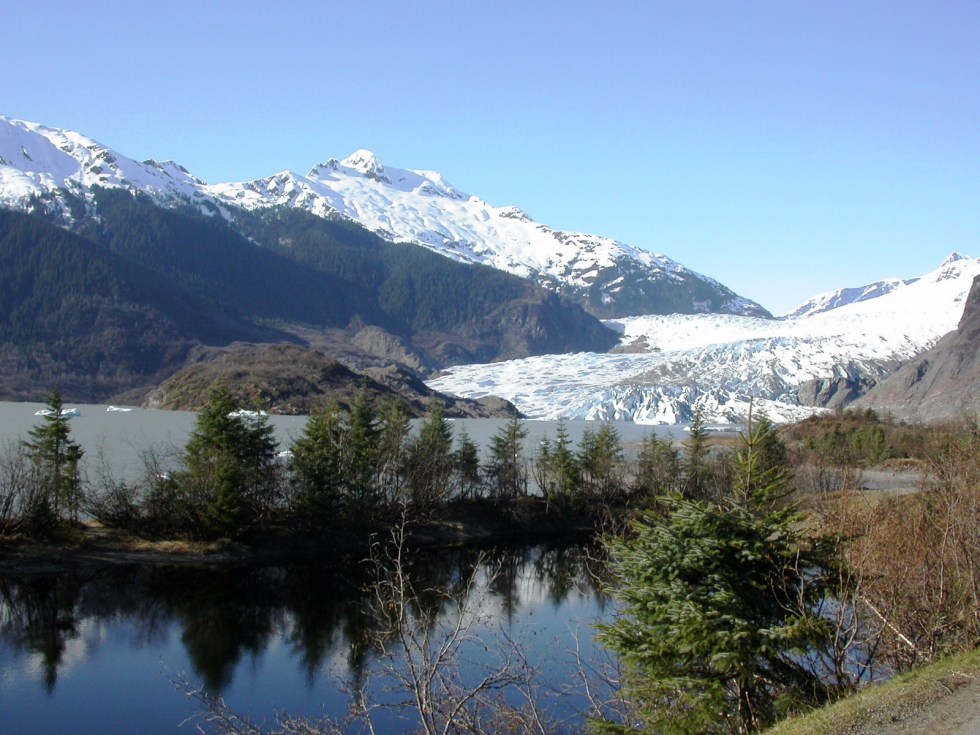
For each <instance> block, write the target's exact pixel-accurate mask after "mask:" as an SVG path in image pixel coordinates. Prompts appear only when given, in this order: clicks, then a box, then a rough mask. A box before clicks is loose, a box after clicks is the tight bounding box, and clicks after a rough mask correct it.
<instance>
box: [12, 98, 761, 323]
mask: <svg viewBox="0 0 980 735" xmlns="http://www.w3.org/2000/svg"><path fill="white" fill-rule="evenodd" d="M96 186H98V187H103V188H114V187H118V188H124V189H128V190H131V191H140V192H142V193H145V194H148V195H150V196H151V197H153V198H154V200H155V201H157V202H158V203H162V204H165V205H166V204H172V203H174V202H189V203H191V204H192V205H194V206H197V207H200V208H201V209H202V211H207V212H211V213H220V214H222V215H224V216H229V215H230V211H231V210H234V209H236V208H244V209H253V210H254V209H260V208H269V207H273V206H283V207H289V208H299V209H304V210H306V211H309V212H311V213H313V214H315V215H317V216H319V217H324V218H328V219H331V218H347V219H350V220H352V221H355V222H358V223H359V224H361V225H362V226H364V227H366V228H367V229H368V230H370V231H372V232H375V233H376V234H378V235H380V236H381V237H382V238H384V239H386V240H388V241H390V242H413V243H416V244H418V245H421V246H423V247H425V248H428V249H430V250H433V251H434V252H437V253H439V254H440V255H443V256H445V257H448V258H451V259H454V260H457V261H461V262H467V263H478V264H482V265H489V266H491V267H494V268H497V269H499V270H503V271H505V272H508V273H512V274H514V275H517V276H520V277H522V278H526V279H529V280H531V281H532V282H534V283H536V284H537V285H539V286H542V287H544V288H547V289H549V290H551V291H554V292H555V293H558V294H559V295H561V296H565V297H568V298H571V299H572V300H575V301H577V302H578V303H580V304H581V305H582V306H584V307H585V308H586V309H587V310H588V311H590V313H593V314H594V315H596V316H600V317H607V318H608V317H619V316H627V315H637V314H646V313H671V312H680V313H710V312H723V313H738V314H747V315H756V316H763V317H768V316H770V314H769V312H768V311H766V310H765V309H764V308H763V307H761V306H759V305H758V304H756V303H755V302H752V301H750V300H748V299H746V298H744V297H741V296H738V295H737V294H735V293H734V292H733V291H731V290H730V289H728V288H727V287H725V286H724V285H723V284H721V283H720V282H719V281H717V280H715V279H713V278H710V277H707V276H702V275H701V274H698V273H695V272H694V271H692V270H690V269H688V268H686V267H684V266H683V265H681V264H680V263H678V262H677V261H675V260H672V259H671V258H668V257H667V256H664V255H659V254H655V253H650V252H647V251H645V250H641V249H639V248H636V247H633V246H630V245H627V244H625V243H621V242H618V241H616V240H613V239H611V238H605V237H601V236H599V235H590V234H586V233H575V232H564V231H561V230H555V229H552V228H550V227H548V226H546V225H544V224H540V223H537V222H535V221H534V220H532V219H531V218H530V217H529V216H528V215H527V214H525V213H524V212H522V211H521V210H520V209H518V208H516V207H513V206H505V207H496V206H493V205H490V204H487V203H486V202H484V201H482V200H481V199H479V198H478V197H475V196H469V195H467V194H465V193H463V192H461V191H459V190H458V189H456V188H455V187H453V186H452V185H451V184H449V183H448V182H447V181H446V180H445V178H444V177H442V175H441V174H438V173H436V172H432V171H426V170H422V169H417V170H416V169H399V168H393V167H386V166H384V165H383V164H382V163H381V162H380V160H379V159H378V158H377V156H376V155H375V154H374V153H372V152H371V151H368V150H366V149H360V150H358V151H355V152H354V153H352V154H351V155H349V156H347V157H346V158H344V159H341V160H337V159H328V160H327V161H326V162H324V163H322V164H319V165H315V166H313V167H312V168H311V169H310V171H309V172H308V173H307V174H306V175H305V176H304V175H301V174H297V173H294V172H291V171H281V172H279V173H276V174H273V175H271V176H268V177H264V178H260V179H255V180H252V181H247V182H238V183H224V184H206V183H204V182H202V181H201V180H199V179H197V178H196V177H194V176H193V175H192V174H191V173H190V172H189V171H187V170H186V169H185V168H183V167H182V166H180V165H179V164H176V163H174V162H172V161H165V162H162V163H161V162H158V161H156V160H152V159H151V160H148V161H144V162H139V161H136V160H134V159H131V158H128V157H126V156H124V155H122V154H120V153H117V152H115V151H113V150H112V149H110V148H109V147H108V146H105V145H103V144H101V143H98V142H97V141H95V140H94V139H92V138H88V137H87V136H84V135H82V134H80V133H75V132H73V131H65V130H60V129H57V128H50V127H47V126H44V125H40V124H38V123H29V122H25V121H20V120H14V119H11V118H8V117H4V116H0V204H3V205H4V206H6V207H9V208H20V209H30V208H31V207H38V206H43V207H45V208H47V209H48V210H49V211H51V210H56V209H59V208H60V209H61V211H62V212H63V213H64V215H65V217H66V219H68V220H69V221H70V220H71V219H72V217H73V215H72V210H71V207H70V206H69V205H68V203H66V202H65V201H64V199H65V196H64V192H68V193H70V194H72V195H74V196H78V197H82V198H83V199H84V198H86V197H87V192H88V191H90V190H91V189H92V187H96ZM39 200H43V202H39Z"/></svg>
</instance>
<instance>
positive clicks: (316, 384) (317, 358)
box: [144, 343, 517, 418]
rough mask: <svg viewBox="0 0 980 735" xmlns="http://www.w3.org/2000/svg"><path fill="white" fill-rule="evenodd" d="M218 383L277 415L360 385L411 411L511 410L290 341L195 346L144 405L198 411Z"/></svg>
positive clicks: (341, 396) (342, 396)
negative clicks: (191, 358) (357, 366)
mask: <svg viewBox="0 0 980 735" xmlns="http://www.w3.org/2000/svg"><path fill="white" fill-rule="evenodd" d="M219 382H224V383H225V384H227V385H228V387H229V389H230V390H231V392H232V394H234V395H235V396H237V397H238V398H239V400H240V401H241V403H242V406H243V407H244V408H249V409H263V410H267V411H270V412H272V413H279V414H308V413H310V412H311V411H312V410H314V409H315V408H317V407H318V406H322V405H323V404H325V403H327V402H328V401H335V402H336V403H337V404H338V405H339V406H341V407H342V408H347V407H349V406H350V404H351V402H352V400H353V398H354V395H355V394H356V393H357V392H358V390H360V388H361V386H362V385H363V386H366V387H367V389H368V390H369V391H370V392H371V393H372V394H373V396H374V397H375V398H376V399H380V400H385V399H387V398H395V397H398V398H401V400H402V401H403V402H404V405H405V407H406V410H407V413H408V414H409V416H413V417H417V416H422V415H424V414H425V412H426V410H427V409H428V407H429V403H430V401H432V400H437V401H439V402H440V403H441V404H442V406H443V412H444V414H445V415H446V416H447V417H456V418H495V417H502V418H506V417H509V416H513V415H515V414H517V410H516V409H515V408H514V407H513V405H511V404H510V403H507V402H506V401H499V402H497V403H493V402H482V401H475V400H469V399H464V398H457V397H455V396H450V395H445V394H442V393H438V392H436V391H434V390H432V389H431V388H428V387H427V386H426V385H425V384H424V383H423V382H422V381H421V380H419V379H418V378H416V377H415V376H413V375H412V374H410V373H408V372H406V371H404V370H402V369H400V368H395V367H390V368H385V369H381V370H378V371H371V374H370V375H368V374H362V373H357V372H355V371H353V370H351V369H349V368H347V367H345V366H344V365H342V364H341V363H340V362H338V361H337V360H334V359H333V358H330V357H327V356H326V355H323V354H321V353H319V352H316V351H314V350H308V349H304V348H302V347H299V346H297V345H290V344H265V345H249V344H243V343H236V344H233V345H230V346H229V347H227V348H224V349H202V350H199V351H198V354H197V355H196V362H195V364H192V365H190V366H188V367H186V368H184V369H183V370H181V371H180V372H178V373H177V374H176V375H174V376H173V377H171V378H170V379H169V380H167V381H166V382H165V383H163V384H162V385H161V386H159V387H158V388H155V389H154V390H153V391H152V392H151V393H150V394H149V395H148V396H147V397H146V399H145V401H144V403H145V405H147V406H149V407H151V408H167V409H177V410H199V409H200V408H202V407H203V406H204V405H205V403H206V402H207V398H208V394H209V393H210V391H211V389H212V387H213V386H214V385H215V384H216V383H219Z"/></svg>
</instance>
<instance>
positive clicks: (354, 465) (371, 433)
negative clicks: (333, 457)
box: [344, 383, 381, 512]
mask: <svg viewBox="0 0 980 735" xmlns="http://www.w3.org/2000/svg"><path fill="white" fill-rule="evenodd" d="M380 436H381V426H380V422H379V421H378V417H377V414H376V413H375V409H374V403H373V401H372V400H371V393H370V391H369V390H368V387H367V383H362V384H361V387H360V388H359V389H358V391H357V394H356V395H355V396H354V401H353V403H352V404H351V409H350V415H349V416H348V418H347V431H346V432H345V442H344V478H345V484H346V487H347V493H348V502H349V505H350V507H351V508H352V509H353V510H354V512H371V511H373V510H376V509H377V507H378V506H379V505H380V501H381V494H380V488H379V487H378V482H377V478H378V445H379V438H380Z"/></svg>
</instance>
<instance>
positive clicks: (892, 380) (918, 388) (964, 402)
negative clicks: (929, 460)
mask: <svg viewBox="0 0 980 735" xmlns="http://www.w3.org/2000/svg"><path fill="white" fill-rule="evenodd" d="M855 405H856V406H858V407H861V408H874V409H875V410H876V411H879V412H882V413H890V414H892V415H894V416H895V417H896V418H898V419H905V420H915V421H935V420H939V419H953V418H956V417H958V416H972V417H974V418H976V417H977V416H980V276H976V277H975V278H974V279H973V286H972V288H971V289H970V294H969V296H968V297H967V300H966V306H965V308H964V310H963V316H962V318H961V319H960V323H959V325H958V326H957V328H956V331H954V332H950V333H949V334H947V335H946V336H945V337H943V338H942V339H941V340H939V342H937V343H936V346H935V347H933V348H932V349H930V350H928V351H926V352H925V353H923V354H921V355H918V356H917V357H916V358H915V359H913V360H911V361H909V362H908V363H906V364H905V365H903V366H902V367H901V368H899V369H898V370H897V371H896V372H895V373H894V374H892V375H889V376H888V378H887V379H885V380H884V381H882V382H881V383H879V384H878V385H876V386H875V387H874V388H872V389H871V390H870V391H869V392H868V393H867V395H865V396H862V397H861V398H860V399H858V401H857V402H856V404H855Z"/></svg>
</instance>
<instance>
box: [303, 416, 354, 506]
mask: <svg viewBox="0 0 980 735" xmlns="http://www.w3.org/2000/svg"><path fill="white" fill-rule="evenodd" d="M340 442H341V416H340V411H339V409H338V408H337V404H336V403H332V402H331V403H328V404H326V405H325V406H321V407H320V408H318V409H316V410H315V411H313V413H312V414H310V418H309V420H308V421H307V422H306V426H305V427H304V429H303V435H302V436H301V437H300V438H299V439H297V440H296V441H295V442H294V443H293V447H292V450H293V462H292V468H293V483H294V485H295V489H296V505H297V509H298V510H299V511H300V513H301V514H302V515H304V516H311V518H310V520H313V521H323V520H326V519H330V518H332V517H334V516H335V514H336V513H337V512H338V511H339V510H340V499H341V488H342V480H343V474H342V468H341V455H340Z"/></svg>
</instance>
